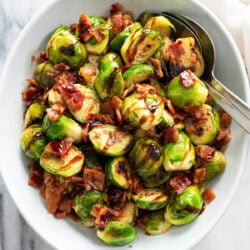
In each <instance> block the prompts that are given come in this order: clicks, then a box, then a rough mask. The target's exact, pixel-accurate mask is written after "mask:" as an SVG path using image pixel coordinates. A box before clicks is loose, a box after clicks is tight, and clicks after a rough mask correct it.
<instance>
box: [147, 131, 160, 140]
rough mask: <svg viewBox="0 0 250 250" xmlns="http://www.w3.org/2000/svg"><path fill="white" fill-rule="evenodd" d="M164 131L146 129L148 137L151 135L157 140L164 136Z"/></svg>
mask: <svg viewBox="0 0 250 250" xmlns="http://www.w3.org/2000/svg"><path fill="white" fill-rule="evenodd" d="M162 135H163V133H159V134H157V133H156V132H155V131H153V130H147V131H146V136H147V137H150V138H153V139H156V140H159V139H160V138H161V137H162Z"/></svg>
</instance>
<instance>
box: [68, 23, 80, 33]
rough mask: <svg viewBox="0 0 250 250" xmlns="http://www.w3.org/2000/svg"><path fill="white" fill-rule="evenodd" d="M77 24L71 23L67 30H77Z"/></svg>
mask: <svg viewBox="0 0 250 250" xmlns="http://www.w3.org/2000/svg"><path fill="white" fill-rule="evenodd" d="M77 26H78V25H77V23H72V24H71V25H70V26H69V28H70V29H71V31H72V32H75V31H76V30H77Z"/></svg>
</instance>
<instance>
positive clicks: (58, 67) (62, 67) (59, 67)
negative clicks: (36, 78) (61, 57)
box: [47, 63, 70, 77]
mask: <svg viewBox="0 0 250 250" xmlns="http://www.w3.org/2000/svg"><path fill="white" fill-rule="evenodd" d="M69 69H70V67H69V66H68V65H66V64H64V63H59V64H55V65H54V67H53V69H51V70H50V71H49V72H48V73H47V75H48V76H51V77H55V76H58V75H60V74H62V73H64V72H65V71H68V70H69Z"/></svg>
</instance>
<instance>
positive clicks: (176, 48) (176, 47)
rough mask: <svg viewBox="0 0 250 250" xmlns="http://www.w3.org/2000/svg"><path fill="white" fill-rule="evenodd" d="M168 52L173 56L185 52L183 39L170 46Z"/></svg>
mask: <svg viewBox="0 0 250 250" xmlns="http://www.w3.org/2000/svg"><path fill="white" fill-rule="evenodd" d="M168 53H169V54H170V55H173V56H180V55H184V54H185V49H184V48H183V46H182V41H178V42H175V43H173V44H170V45H169V46H168Z"/></svg>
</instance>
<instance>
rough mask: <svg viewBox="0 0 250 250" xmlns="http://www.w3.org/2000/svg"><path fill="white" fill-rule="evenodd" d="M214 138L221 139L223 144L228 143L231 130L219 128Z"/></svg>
mask: <svg viewBox="0 0 250 250" xmlns="http://www.w3.org/2000/svg"><path fill="white" fill-rule="evenodd" d="M216 140H217V141H222V140H223V143H224V144H226V143H228V142H229V141H230V140H231V130H230V129H229V128H220V129H219V132H218V135H217V138H216Z"/></svg>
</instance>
